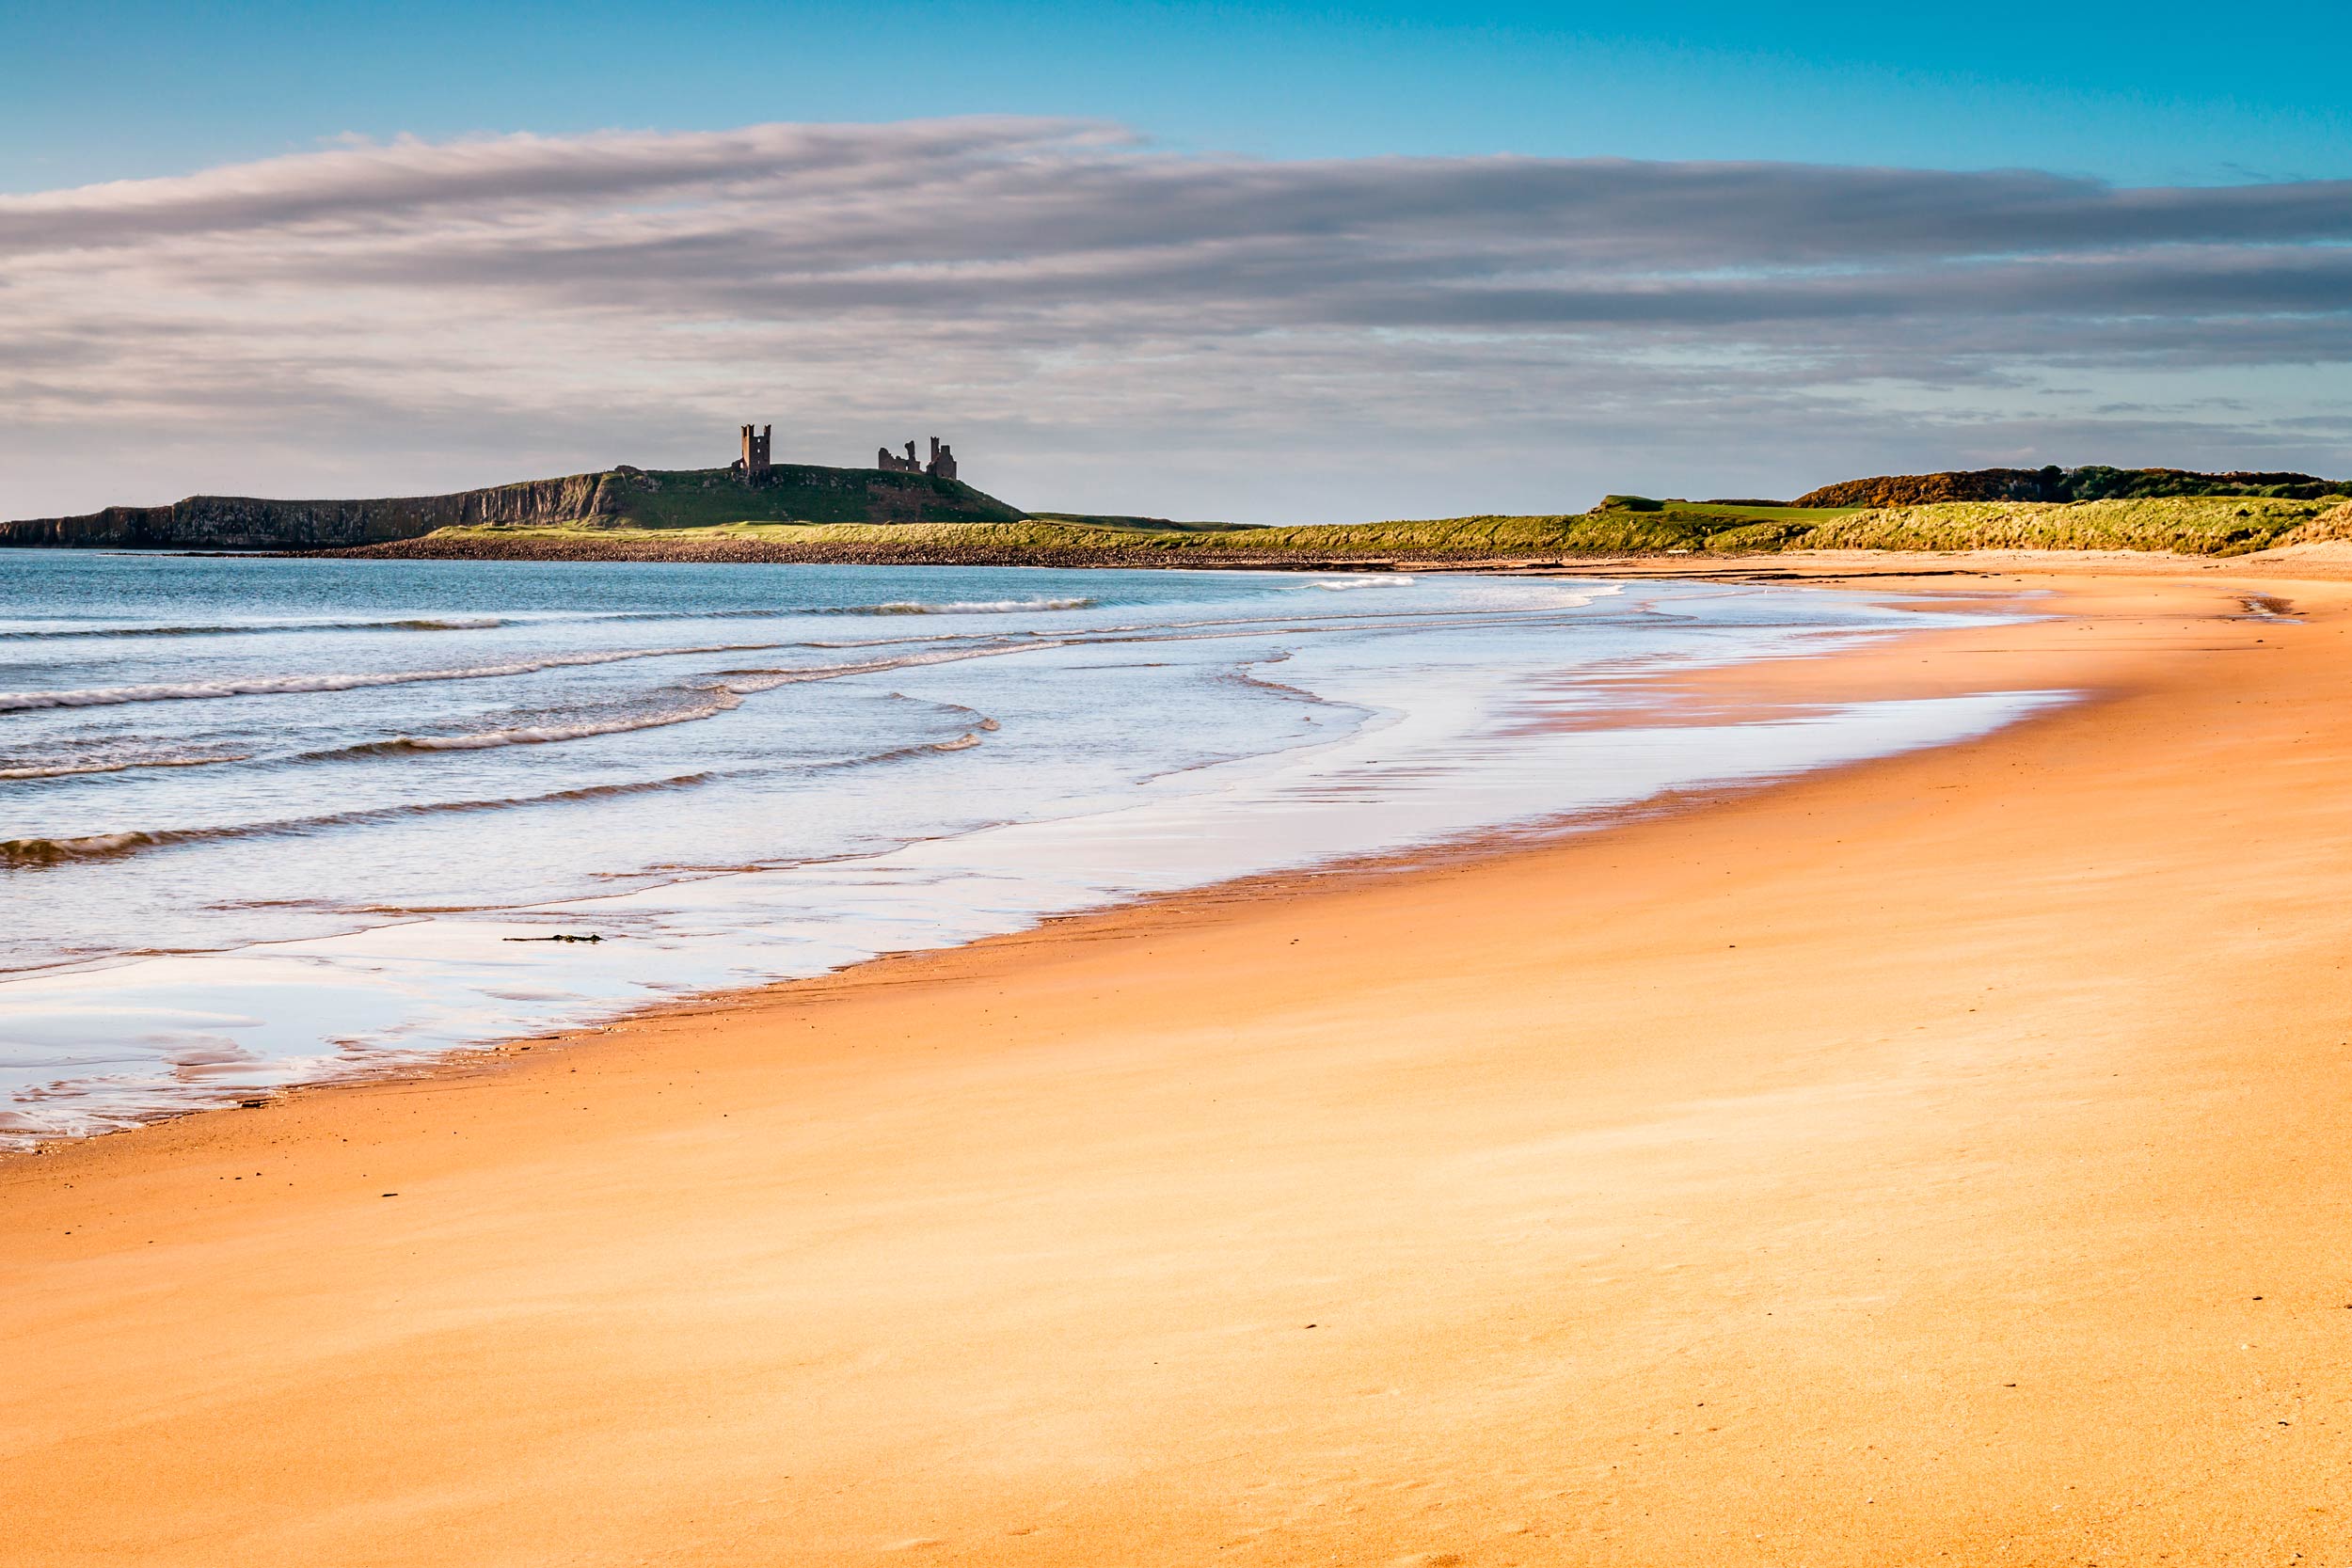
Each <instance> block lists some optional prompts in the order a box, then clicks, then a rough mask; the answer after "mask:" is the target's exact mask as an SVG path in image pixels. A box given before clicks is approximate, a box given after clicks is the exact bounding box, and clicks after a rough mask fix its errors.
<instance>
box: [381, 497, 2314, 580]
mask: <svg viewBox="0 0 2352 1568" xmlns="http://www.w3.org/2000/svg"><path fill="white" fill-rule="evenodd" d="M2331 540H2352V503H2347V502H2346V501H2345V500H2344V499H2343V498H2340V497H2322V498H2319V499H2312V500H2297V499H2283V498H2277V497H2246V496H2178V497H2157V498H2142V499H2128V500H2096V501H2082V502H2073V503H2052V502H2036V501H1947V502H1939V503H1935V504H1931V505H1923V506H1898V507H1880V508H1868V509H1864V508H1854V507H1811V508H1807V507H1786V506H1765V505H1761V504H1745V503H1725V502H1685V501H1662V502H1657V501H1646V500H1643V499H1641V498H1638V497H1619V498H1613V504H1609V505H1604V506H1602V507H1599V508H1597V509H1595V510H1594V511H1591V512H1585V513H1572V514H1571V513H1564V514H1555V515H1536V516H1473V517H1445V518H1434V519H1424V520H1409V521H1408V520H1398V521H1391V522H1379V523H1356V524H1345V525H1331V526H1321V527H1308V528H1239V527H1233V526H1230V525H1221V524H1207V523H1168V522H1161V521H1157V520H1154V519H1149V518H1125V517H1120V518H1078V517H1062V516H1033V517H1027V518H1024V519H1021V520H1019V521H1011V522H986V521H976V522H914V523H774V522H765V521H756V520H755V521H742V520H729V521H724V522H714V523H711V524H708V525H705V526H700V527H693V526H679V525H676V524H672V525H671V526H668V527H660V528H646V527H644V526H642V525H639V524H638V523H637V522H636V521H635V520H634V519H626V518H610V517H608V518H599V519H596V521H595V523H593V524H592V525H562V526H553V527H514V526H493V527H484V528H461V529H445V530H442V531H439V532H437V533H434V534H432V535H429V536H427V537H425V538H421V539H413V540H407V541H403V542H400V543H397V544H391V545H382V546H374V547H373V548H371V549H368V550H365V551H361V552H358V553H362V554H373V555H396V556H405V557H446V558H451V559H473V560H479V559H485V558H487V559H507V560H541V561H561V560H612V561H786V562H788V561H804V562H868V563H875V564H915V563H926V562H929V563H941V564H946V563H961V564H971V565H1148V566H1194V567H1216V566H1253V565H1259V566H1313V565H1351V564H1354V565H1386V564H1409V563H1412V562H1431V563H1441V562H1538V561H1566V560H1574V559H1578V558H1591V557H1598V556H1624V555H1657V554H1676V553H1688V554H1709V555H1736V554H1746V553H1757V552H1775V551H1786V550H1822V549H1873V550H1970V549H2054V550H2161V551H2172V552H2175V553H2179V554H2184V555H2208V556H2211V555H2236V554H2243V553H2245V552H2247V551H2249V550H2259V549H2267V548H2272V547H2275V546H2281V545H2294V544H2306V543H2318V542H2326V541H2331Z"/></svg>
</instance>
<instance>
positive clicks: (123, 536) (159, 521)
mask: <svg viewBox="0 0 2352 1568" xmlns="http://www.w3.org/2000/svg"><path fill="white" fill-rule="evenodd" d="M622 479H623V476H621V475H619V474H574V475H573V476H571V477H570V478H568V479H542V480H533V481H531V482H529V483H523V484H501V485H499V486H497V487H496V488H494V489H489V490H463V491H460V492H458V493H457V494H455V495H453V496H401V497H393V498H389V499H380V500H318V501H282V500H262V499H257V498H254V497H250V496H190V497H189V498H188V499H185V500H183V501H175V502H173V503H172V504H171V505H169V506H110V507H107V508H106V509H105V510H104V511H103V512H92V513H89V514H87V515H85V516H80V517H34V518H29V519H26V520H24V521H23V522H14V523H0V545H35V546H64V547H68V548H72V547H83V548H91V547H106V546H111V547H115V548H128V549H137V548H141V547H154V546H168V547H174V548H180V549H216V550H283V549H319V548H331V547H335V546H349V545H380V544H384V543H386V542H387V541H389V540H394V539H415V538H419V537H421V536H422V535H424V534H427V533H431V532H432V531H434V530H435V529H438V528H454V527H458V526H461V525H468V524H473V525H479V524H483V523H553V522H576V521H579V520H580V519H582V518H588V517H597V516H606V515H612V514H614V513H616V512H617V511H618V510H619V495H618V491H619V489H620V484H619V483H616V482H618V481H621V480H622Z"/></svg>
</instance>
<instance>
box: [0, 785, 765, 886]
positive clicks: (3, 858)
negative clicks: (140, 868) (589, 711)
mask: <svg viewBox="0 0 2352 1568" xmlns="http://www.w3.org/2000/svg"><path fill="white" fill-rule="evenodd" d="M717 777H718V774H716V773H715V772H709V771H705V772H700V773H680V774H678V775H676V776H675V777H673V778H667V779H645V780H641V781H639V782H637V783H633V784H586V785H583V786H581V787H580V788H577V789H557V790H550V791H548V793H546V794H543V795H512V796H501V797H499V798H497V799H494V800H426V801H420V802H419V803H417V804H415V805H407V806H376V807H372V808H370V809H368V810H364V811H339V812H329V813H326V814H325V815H324V816H290V817H281V818H279V819H278V820H275V821H270V822H239V823H233V824H230V825H229V826H225V827H217V828H155V829H149V830H143V831H142V830H131V831H128V832H114V833H85V834H83V835H81V836H80V837H77V838H11V839H0V869H7V870H13V871H26V870H40V869H45V868H48V867H52V866H60V865H71V864H73V863H76V862H83V861H105V860H117V859H119V858H121V857H122V856H125V855H133V854H137V853H139V852H140V851H142V850H146V849H164V848H169V847H174V846H177V845H186V844H209V843H218V842H221V841H224V840H228V839H240V838H291V837H299V836H300V835H302V834H304V833H312V832H319V831H321V830H323V829H328V828H354V827H364V826H367V825H370V824H373V823H378V822H399V821H405V820H406V819H407V818H410V817H416V816H447V815H452V814H454V813H459V812H485V811H507V810H511V809H513V808H515V807H517V806H544V805H554V804H560V803H563V802H567V801H579V800H610V799H612V798H615V797H619V796H624V795H648V794H652V793H654V792H655V791H658V790H665V789H687V788H691V787H692V786H693V785H695V784H704V783H707V781H709V780H711V779H714V778H717Z"/></svg>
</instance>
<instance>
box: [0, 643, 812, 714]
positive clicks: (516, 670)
mask: <svg viewBox="0 0 2352 1568" xmlns="http://www.w3.org/2000/svg"><path fill="white" fill-rule="evenodd" d="M792 645H793V644H791V643H788V642H714V643H706V644H703V645H701V646H697V647H686V648H616V649H611V650H607V651H602V652H597V653H580V654H549V655H547V656H545V657H539V658H526V659H515V660H513V661H511V662H509V663H505V664H472V665H466V666H462V667H460V668H457V669H449V670H385V671H378V672H375V673H369V674H333V675H250V676H245V677H236V676H232V677H230V678H229V679H227V680H216V681H185V682H167V683H158V684H155V685H151V686H99V687H88V688H85V689H81V690H75V691H0V713H25V712H30V711H33V710H35V709H40V708H58V707H112V706H116V705H120V704H124V703H168V702H189V701H198V700H202V699H205V698H213V697H267V696H278V695H282V694H286V693H290V692H311V691H358V690H361V689H366V688H369V687H379V686H415V685H419V684H421V683H425V682H430V681H476V680H493V679H496V678H498V677H499V676H501V675H529V674H535V673H538V672H539V671H542V670H560V669H573V668H578V667H580V666H581V665H589V664H619V663H622V662H624V661H626V660H628V659H634V658H676V657H682V656H691V655H695V654H741V653H765V652H768V651H770V650H771V649H776V648H787V647H791V646H792Z"/></svg>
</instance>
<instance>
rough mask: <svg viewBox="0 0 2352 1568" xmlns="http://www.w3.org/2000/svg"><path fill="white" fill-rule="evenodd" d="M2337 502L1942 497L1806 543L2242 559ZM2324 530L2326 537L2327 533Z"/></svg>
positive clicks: (2304, 529)
mask: <svg viewBox="0 0 2352 1568" xmlns="http://www.w3.org/2000/svg"><path fill="white" fill-rule="evenodd" d="M2335 504H2336V503H2335V502H2334V501H2333V500H2331V499H2320V500H2289V499H2276V498H2271V497H2263V496H2164V497H2146V498H2141V499H2131V500H2097V501H2074V502H2045V501H1943V502H1939V503H1936V504H1933V505H1928V506H1890V507H1883V508H1881V509H1878V510H1875V511H1869V512H1861V513H1856V514H1855V515H1852V516H1850V517H1846V518H1842V519H1839V520H1837V521H1835V522H1830V523H1824V524H1821V525H1820V526H1817V527H1815V528H1814V529H1812V530H1811V531H1809V532H1808V533H1807V535H1806V537H1805V540H1804V546H1803V547H1804V548H1806V549H1864V550H1982V549H2039V550H2169V551H2173V552H2176V553H2178V554H2182V555H2242V554H2244V553H2246V552H2247V551H2249V550H2260V549H2267V548H2270V547H2271V546H2276V545H2280V544H2288V543H2296V542H2300V540H2299V539H2297V538H2296V537H2294V536H2296V535H2301V534H2306V533H2308V532H2310V531H2311V528H2310V525H2312V520H2313V519H2315V518H2317V517H2319V516H2320V515H2322V514H2325V513H2327V512H2328V511H2329V510H2330V508H2331V507H2333V506H2334V505H2335ZM2329 536H2334V535H2333V534H2330V535H2329Z"/></svg>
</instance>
